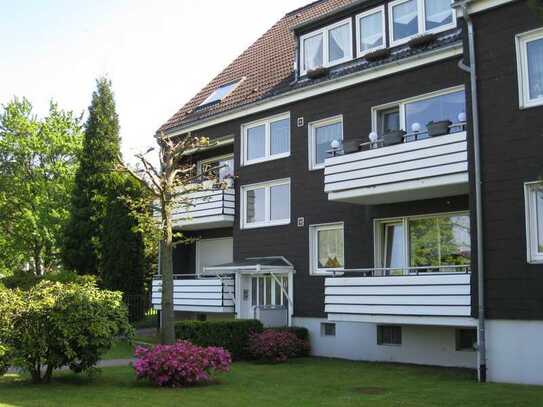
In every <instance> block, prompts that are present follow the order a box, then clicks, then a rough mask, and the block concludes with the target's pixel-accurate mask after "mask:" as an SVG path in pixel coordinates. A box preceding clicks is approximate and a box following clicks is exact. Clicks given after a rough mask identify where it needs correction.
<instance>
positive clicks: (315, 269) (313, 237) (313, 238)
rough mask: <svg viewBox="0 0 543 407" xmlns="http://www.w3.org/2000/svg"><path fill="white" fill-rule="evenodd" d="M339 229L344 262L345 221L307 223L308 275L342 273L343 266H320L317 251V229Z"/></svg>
mask: <svg viewBox="0 0 543 407" xmlns="http://www.w3.org/2000/svg"><path fill="white" fill-rule="evenodd" d="M336 229H341V234H342V238H343V263H345V223H344V222H329V223H319V224H315V225H309V275H311V276H329V275H333V274H335V275H342V274H343V270H345V264H343V267H337V268H320V267H319V265H318V264H319V263H318V252H319V239H318V235H319V231H321V230H336Z"/></svg>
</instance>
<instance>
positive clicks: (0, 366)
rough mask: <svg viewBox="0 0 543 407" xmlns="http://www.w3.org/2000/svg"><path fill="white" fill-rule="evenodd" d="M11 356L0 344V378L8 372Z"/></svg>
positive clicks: (6, 348)
mask: <svg viewBox="0 0 543 407" xmlns="http://www.w3.org/2000/svg"><path fill="white" fill-rule="evenodd" d="M10 361H11V355H10V352H9V349H8V347H7V346H5V345H1V344H0V376H3V375H4V374H6V372H7V371H8V367H9V365H10Z"/></svg>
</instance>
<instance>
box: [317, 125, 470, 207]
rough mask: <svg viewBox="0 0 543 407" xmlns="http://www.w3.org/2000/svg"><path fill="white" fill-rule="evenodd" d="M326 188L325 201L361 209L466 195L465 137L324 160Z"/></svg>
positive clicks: (449, 136)
mask: <svg viewBox="0 0 543 407" xmlns="http://www.w3.org/2000/svg"><path fill="white" fill-rule="evenodd" d="M324 183H325V186H324V190H325V192H327V193H328V199H329V200H332V201H340V202H351V203H358V204H365V205H367V204H381V203H391V202H406V201H414V200H421V199H429V198H438V197H446V196H454V195H461V194H466V193H468V191H469V186H468V154H467V142H466V132H465V131H461V132H457V133H451V134H447V135H443V136H439V137H431V138H426V139H423V140H416V141H412V142H405V143H401V144H396V145H392V146H386V147H380V148H373V149H369V150H367V151H359V152H355V153H351V154H345V155H339V156H336V157H331V158H328V159H326V161H325V171H324Z"/></svg>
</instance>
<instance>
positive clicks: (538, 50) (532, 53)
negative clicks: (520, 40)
mask: <svg viewBox="0 0 543 407" xmlns="http://www.w3.org/2000/svg"><path fill="white" fill-rule="evenodd" d="M527 49H528V83H529V86H530V99H539V98H541V97H543V39H539V40H535V41H531V42H529V43H528V44H527Z"/></svg>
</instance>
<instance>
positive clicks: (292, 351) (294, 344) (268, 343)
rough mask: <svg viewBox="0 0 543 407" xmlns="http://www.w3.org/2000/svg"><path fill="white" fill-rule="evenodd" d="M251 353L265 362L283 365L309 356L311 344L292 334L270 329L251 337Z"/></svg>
mask: <svg viewBox="0 0 543 407" xmlns="http://www.w3.org/2000/svg"><path fill="white" fill-rule="evenodd" d="M249 353H250V354H251V355H252V356H253V357H254V358H255V359H257V360H260V361H263V362H271V363H281V362H286V361H287V360H288V359H289V358H295V357H300V356H304V355H307V354H308V353H309V343H308V342H307V341H303V340H301V339H299V338H298V337H297V336H296V335H294V334H293V333H292V332H288V331H277V330H271V329H268V330H265V331H264V332H262V333H258V334H253V335H252V336H251V337H250V339H249Z"/></svg>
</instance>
